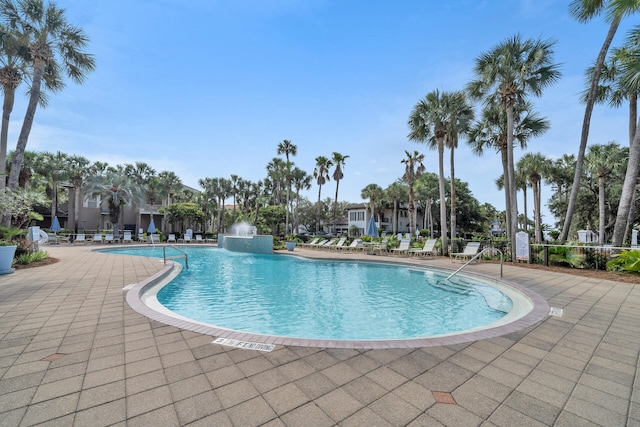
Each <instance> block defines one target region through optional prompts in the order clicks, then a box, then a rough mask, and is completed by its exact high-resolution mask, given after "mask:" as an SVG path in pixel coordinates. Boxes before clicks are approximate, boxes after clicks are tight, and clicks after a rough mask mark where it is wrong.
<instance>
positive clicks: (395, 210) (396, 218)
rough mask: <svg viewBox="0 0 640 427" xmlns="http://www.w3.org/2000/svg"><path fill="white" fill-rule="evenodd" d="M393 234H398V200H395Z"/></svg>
mask: <svg viewBox="0 0 640 427" xmlns="http://www.w3.org/2000/svg"><path fill="white" fill-rule="evenodd" d="M393 234H398V199H393Z"/></svg>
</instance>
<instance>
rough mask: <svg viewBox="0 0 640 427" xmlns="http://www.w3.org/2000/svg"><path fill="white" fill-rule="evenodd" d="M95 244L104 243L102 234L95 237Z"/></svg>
mask: <svg viewBox="0 0 640 427" xmlns="http://www.w3.org/2000/svg"><path fill="white" fill-rule="evenodd" d="M93 243H102V234H98V233H96V234H94V235H93Z"/></svg>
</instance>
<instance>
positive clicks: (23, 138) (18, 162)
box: [9, 59, 45, 189]
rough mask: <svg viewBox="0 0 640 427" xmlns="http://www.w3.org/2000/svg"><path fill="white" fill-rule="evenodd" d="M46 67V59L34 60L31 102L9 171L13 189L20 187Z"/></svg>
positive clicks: (10, 185)
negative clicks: (20, 178)
mask: <svg viewBox="0 0 640 427" xmlns="http://www.w3.org/2000/svg"><path fill="white" fill-rule="evenodd" d="M44 67H45V63H44V61H42V60H40V59H36V60H34V65H33V80H32V81H31V90H30V91H29V103H28V104H27V111H26V113H25V115H24V121H23V122H22V129H20V136H18V143H17V144H16V151H15V153H14V155H13V162H12V163H11V172H10V173H9V188H11V189H15V188H17V187H18V177H19V175H20V169H21V168H22V161H23V160H24V152H25V150H26V148H27V141H28V140H29V134H30V133H31V127H32V126H33V119H34V117H35V115H36V110H37V109H38V101H39V100H40V86H41V83H42V76H44Z"/></svg>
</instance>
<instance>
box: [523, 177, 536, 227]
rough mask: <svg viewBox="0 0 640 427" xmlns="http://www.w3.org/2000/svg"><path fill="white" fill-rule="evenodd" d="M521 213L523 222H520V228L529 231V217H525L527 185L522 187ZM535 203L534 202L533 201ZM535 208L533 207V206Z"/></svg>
mask: <svg viewBox="0 0 640 427" xmlns="http://www.w3.org/2000/svg"><path fill="white" fill-rule="evenodd" d="M522 201H523V203H522V210H523V212H522V215H523V218H524V224H522V229H523V230H524V231H529V218H527V186H526V185H525V186H524V187H522ZM534 204H535V202H534ZM534 209H535V208H534Z"/></svg>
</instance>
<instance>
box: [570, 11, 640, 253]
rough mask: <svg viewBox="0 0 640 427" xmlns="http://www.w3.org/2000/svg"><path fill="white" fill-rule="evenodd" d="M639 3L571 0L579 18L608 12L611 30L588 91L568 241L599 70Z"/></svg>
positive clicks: (584, 19) (575, 14)
mask: <svg viewBox="0 0 640 427" xmlns="http://www.w3.org/2000/svg"><path fill="white" fill-rule="evenodd" d="M639 8H640V5H639V4H638V2H637V1H635V0H634V1H629V0H572V1H571V3H570V4H569V14H570V15H571V16H573V17H574V18H575V19H576V20H577V21H578V22H581V23H586V22H589V21H590V20H591V19H593V18H594V17H596V16H599V15H600V14H601V13H603V12H604V13H605V19H606V21H607V22H608V23H609V30H608V31H607V35H606V37H605V39H604V42H603V43H602V47H601V48H600V52H599V53H598V57H597V59H596V63H595V65H594V67H593V74H592V76H591V82H590V85H589V92H588V95H587V100H586V105H585V110H584V118H583V121H582V131H581V134H580V147H579V148H578V157H577V159H576V171H575V174H574V177H573V186H572V187H571V195H570V196H569V205H568V206H567V213H566V216H565V219H564V224H563V226H562V232H561V233H560V240H561V241H565V240H567V237H568V236H569V229H570V228H571V220H572V218H573V214H574V212H575V208H576V200H577V199H578V192H579V191H580V179H581V177H582V166H583V163H584V156H585V152H586V151H587V142H588V140H589V127H590V126H591V114H592V112H593V107H594V105H595V103H596V100H597V94H598V82H599V81H600V73H601V71H602V66H603V64H604V61H605V58H606V56H607V51H608V50H609V47H610V46H611V42H612V41H613V37H614V36H615V34H616V32H617V31H618V26H619V25H620V22H621V21H622V18H623V17H625V16H627V15H631V14H633V13H635V12H637V11H638V9H639Z"/></svg>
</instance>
